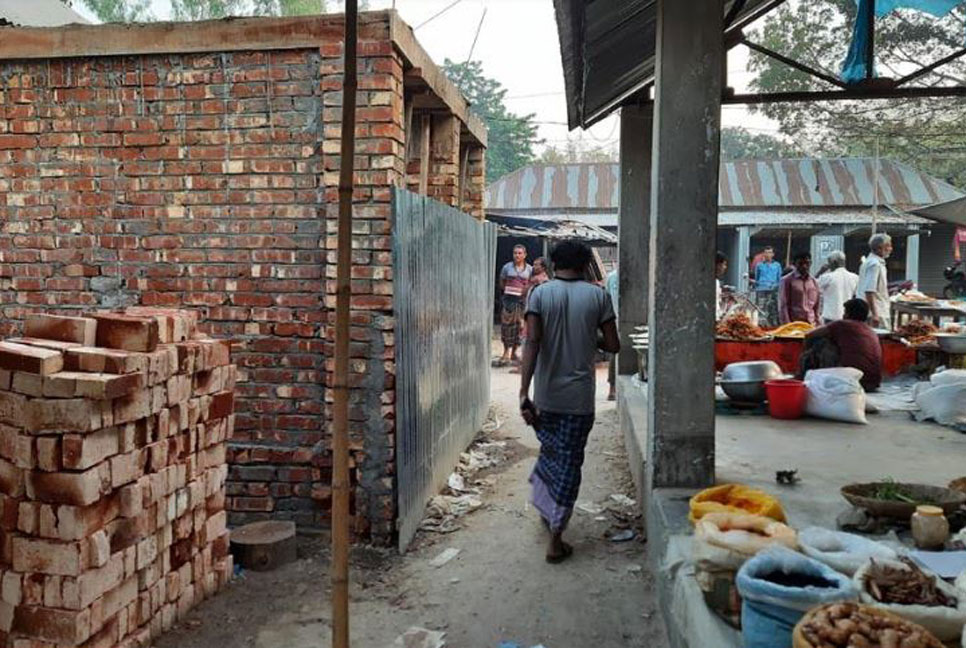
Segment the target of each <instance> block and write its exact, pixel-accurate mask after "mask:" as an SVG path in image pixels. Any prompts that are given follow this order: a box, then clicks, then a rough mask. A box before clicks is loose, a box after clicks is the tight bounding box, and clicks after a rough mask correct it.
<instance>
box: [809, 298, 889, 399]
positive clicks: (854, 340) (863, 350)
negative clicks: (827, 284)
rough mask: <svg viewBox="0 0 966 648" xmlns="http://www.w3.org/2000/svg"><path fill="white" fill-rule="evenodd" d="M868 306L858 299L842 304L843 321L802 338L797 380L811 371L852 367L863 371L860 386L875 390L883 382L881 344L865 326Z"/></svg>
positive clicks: (877, 337) (873, 332) (869, 328)
mask: <svg viewBox="0 0 966 648" xmlns="http://www.w3.org/2000/svg"><path fill="white" fill-rule="evenodd" d="M868 319H869V305H868V304H866V303H865V302H864V301H862V300H861V299H850V300H849V301H847V302H845V319H842V320H838V321H837V322H832V323H831V324H827V325H826V326H822V327H820V328H817V329H815V330H814V331H812V332H810V333H809V334H808V335H807V336H805V350H804V351H803V352H802V357H801V361H800V363H801V369H800V371H799V373H800V375H799V378H801V377H803V376H804V375H805V372H807V371H809V370H810V369H829V368H831V367H852V368H855V369H858V370H859V371H861V372H862V380H861V383H862V387H863V388H865V390H866V391H875V390H876V389H878V388H879V384H880V383H881V382H882V345H881V344H880V343H879V336H878V335H876V334H875V331H873V330H872V328H871V327H870V326H869V325H868V324H867V323H866V322H867V320H868Z"/></svg>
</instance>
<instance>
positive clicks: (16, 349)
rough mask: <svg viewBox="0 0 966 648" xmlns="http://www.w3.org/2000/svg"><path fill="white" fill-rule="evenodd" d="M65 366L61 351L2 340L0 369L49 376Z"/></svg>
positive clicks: (0, 344) (0, 343) (0, 345)
mask: <svg viewBox="0 0 966 648" xmlns="http://www.w3.org/2000/svg"><path fill="white" fill-rule="evenodd" d="M63 367H64V356H63V354H62V353H60V352H59V351H54V350H52V349H41V348H38V347H33V346H28V345H25V344H13V343H11V342H0V369H8V370H10V371H24V372H27V373H35V374H40V375H42V376H48V375H50V374H52V373H57V372H58V371H60V370H61V369H63Z"/></svg>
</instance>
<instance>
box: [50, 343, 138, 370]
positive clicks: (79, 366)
mask: <svg viewBox="0 0 966 648" xmlns="http://www.w3.org/2000/svg"><path fill="white" fill-rule="evenodd" d="M64 369H66V370H68V371H84V372H93V373H110V374H128V373H138V372H147V370H148V358H147V356H146V355H144V354H143V353H131V352H128V351H119V350H115V349H99V348H94V347H77V348H74V349H69V350H67V351H65V352H64Z"/></svg>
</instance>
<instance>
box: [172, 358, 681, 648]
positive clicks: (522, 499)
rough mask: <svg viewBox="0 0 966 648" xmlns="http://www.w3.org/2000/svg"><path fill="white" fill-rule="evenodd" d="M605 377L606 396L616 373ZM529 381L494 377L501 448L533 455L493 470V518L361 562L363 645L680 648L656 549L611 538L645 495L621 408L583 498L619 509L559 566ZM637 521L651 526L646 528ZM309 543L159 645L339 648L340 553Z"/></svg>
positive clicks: (356, 629) (488, 497) (600, 436)
mask: <svg viewBox="0 0 966 648" xmlns="http://www.w3.org/2000/svg"><path fill="white" fill-rule="evenodd" d="M599 378H600V385H599V388H598V393H599V395H603V394H606V373H605V372H604V373H601V374H599ZM518 380H519V378H518V376H515V375H513V374H510V373H509V372H508V371H507V370H505V369H498V370H494V374H493V401H494V408H495V411H496V413H497V415H498V417H499V418H500V420H501V422H502V426H501V428H500V429H499V430H498V431H497V432H496V433H495V435H494V437H495V438H498V439H499V438H503V439H508V440H510V441H511V443H513V442H516V443H519V444H521V445H522V447H519V446H518V447H517V452H515V453H513V457H514V459H513V460H512V461H510V462H508V463H507V464H504V465H502V466H501V467H500V468H499V469H497V470H496V471H494V472H492V473H490V476H491V477H492V480H491V481H492V486H491V487H489V488H488V489H487V491H486V492H485V493H484V495H483V500H484V502H485V505H484V507H483V508H482V509H480V510H479V511H477V512H475V513H473V514H471V515H468V516H467V517H465V518H462V519H461V520H460V522H461V525H462V527H463V528H462V529H460V530H459V531H456V532H454V533H450V534H446V535H440V534H435V533H421V534H420V536H419V537H418V538H417V541H416V542H415V543H414V546H413V548H412V549H411V550H410V551H409V553H407V554H406V555H405V556H403V557H400V556H397V555H394V554H392V553H389V552H383V551H378V550H372V549H367V550H360V551H357V552H356V553H355V555H354V559H355V563H356V564H355V565H354V570H353V579H354V582H353V593H352V597H353V600H352V615H353V617H352V632H353V645H354V646H359V647H360V648H391V646H392V643H393V641H394V639H395V638H396V637H397V636H399V635H400V634H401V633H402V632H404V631H405V630H406V629H407V628H409V627H411V626H422V627H425V628H430V629H433V630H441V631H445V632H446V646H447V647H448V648H496V647H497V646H498V645H499V644H500V642H501V641H514V642H517V643H519V644H520V646H522V647H523V648H529V647H530V646H537V645H539V644H543V646H545V647H546V648H635V647H644V646H647V647H648V648H662V647H663V646H665V645H666V640H665V638H664V633H663V630H662V629H661V623H660V619H659V616H658V615H657V614H656V612H655V604H654V597H653V590H652V585H651V578H650V575H649V574H648V573H647V571H646V569H645V568H644V564H645V563H644V545H643V544H642V543H640V542H638V541H637V540H633V541H630V542H623V543H618V542H611V541H610V540H609V539H608V538H609V537H610V536H611V535H613V534H614V533H615V532H617V531H619V530H620V529H621V528H622V526H624V524H622V522H621V518H622V516H621V513H626V512H627V509H623V508H622V507H621V506H619V505H617V504H616V503H615V501H614V500H613V499H612V498H611V497H610V496H611V495H612V494H630V493H631V488H630V483H629V477H628V476H627V469H626V464H625V459H624V453H623V448H622V445H621V442H620V438H619V435H618V431H617V425H616V412H615V410H614V407H613V404H611V403H607V402H606V401H603V400H599V401H598V422H597V425H596V427H595V429H594V432H593V433H592V435H591V440H590V443H589V445H588V452H587V459H586V463H585V465H584V483H583V487H582V489H581V498H580V502H581V503H584V504H587V505H589V506H585V508H586V509H589V510H592V511H596V509H595V508H594V506H593V505H595V504H596V505H598V506H600V507H602V508H604V509H605V510H604V511H602V512H594V513H585V512H582V511H580V510H578V511H577V513H575V516H574V520H573V521H572V523H571V528H570V530H569V532H568V541H569V542H571V543H572V544H573V545H574V548H575V555H574V557H573V558H572V559H571V560H569V561H568V562H566V563H564V564H562V565H557V566H551V565H547V564H546V563H545V562H544V560H543V552H544V548H545V539H546V536H545V531H543V528H542V526H541V525H540V521H539V516H538V515H537V513H536V511H535V510H534V509H533V507H532V506H531V505H530V504H529V503H528V495H529V488H528V485H527V476H528V475H529V472H530V470H531V468H532V466H533V461H534V456H535V455H536V451H537V449H538V447H539V446H538V444H537V441H536V438H535V437H534V435H533V431H532V430H530V429H529V428H526V427H525V426H524V425H523V424H522V421H520V419H519V417H518V416H517V415H516V407H515V405H516V392H517V389H518V384H519V383H518ZM516 443H514V445H516ZM607 508H612V509H614V510H615V511H616V514H612V513H610V512H608V511H607V510H606V509H607ZM632 524H633V525H636V526H638V527H639V520H632ZM303 544H304V546H303V547H302V552H303V553H304V554H305V556H306V557H305V558H302V559H300V560H299V561H297V562H296V563H295V564H292V565H289V566H287V567H285V568H283V569H281V570H279V571H277V572H273V573H270V574H255V573H250V572H248V573H246V574H244V575H243V576H242V577H241V578H239V579H238V580H237V581H236V582H235V583H234V584H233V585H232V586H231V587H230V588H229V590H228V591H227V592H225V593H224V594H222V595H220V596H219V597H218V598H216V599H215V600H213V601H209V602H206V603H205V604H204V605H202V606H201V607H200V608H199V609H198V610H197V611H196V612H195V613H194V614H193V615H192V616H191V618H190V619H189V620H188V621H187V622H186V623H185V624H183V625H182V626H181V627H180V628H179V629H177V630H175V631H173V632H171V633H169V634H167V635H166V636H165V637H163V638H162V640H160V641H159V642H157V644H156V645H157V646H158V648H175V647H177V648H202V647H207V646H212V645H224V646H239V647H241V646H245V647H255V648H309V647H312V648H315V647H318V648H322V647H324V646H328V645H329V642H330V641H331V639H330V634H329V619H330V614H329V607H328V575H327V551H326V548H325V543H323V542H321V541H320V542H314V543H313V542H310V541H307V542H305V543H303ZM450 548H453V549H459V550H460V553H459V555H458V556H457V557H456V558H455V559H453V560H452V561H450V562H448V563H447V564H445V565H443V566H442V567H434V566H432V565H431V564H430V561H432V560H433V559H434V558H436V557H437V556H439V555H440V554H441V553H442V552H443V551H445V550H446V549H450Z"/></svg>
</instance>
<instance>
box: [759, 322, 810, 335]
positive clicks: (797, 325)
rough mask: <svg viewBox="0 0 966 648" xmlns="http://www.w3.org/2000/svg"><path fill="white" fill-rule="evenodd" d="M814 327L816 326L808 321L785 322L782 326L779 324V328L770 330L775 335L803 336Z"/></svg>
mask: <svg viewBox="0 0 966 648" xmlns="http://www.w3.org/2000/svg"><path fill="white" fill-rule="evenodd" d="M814 328H815V327H814V326H812V325H811V324H809V323H808V322H789V323H788V324H783V325H782V326H779V327H778V328H776V329H774V330H772V331H769V332H770V333H771V334H772V335H774V336H775V337H783V338H803V337H805V335H806V334H807V333H808V332H809V331H811V330H813V329H814Z"/></svg>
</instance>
